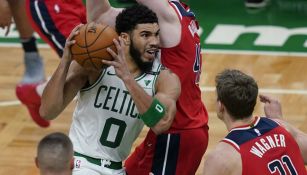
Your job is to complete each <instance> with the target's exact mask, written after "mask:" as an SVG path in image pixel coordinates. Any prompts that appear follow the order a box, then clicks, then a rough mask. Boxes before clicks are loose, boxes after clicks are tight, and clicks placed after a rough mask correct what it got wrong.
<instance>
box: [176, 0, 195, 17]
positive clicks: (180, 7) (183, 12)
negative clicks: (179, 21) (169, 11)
mask: <svg viewBox="0 0 307 175" xmlns="http://www.w3.org/2000/svg"><path fill="white" fill-rule="evenodd" d="M170 4H171V5H172V6H173V7H174V8H175V10H176V11H177V13H178V14H179V16H180V18H182V17H183V16H187V17H192V18H195V14H194V13H193V12H192V11H190V9H189V8H188V6H187V5H185V4H184V3H182V2H178V1H170Z"/></svg>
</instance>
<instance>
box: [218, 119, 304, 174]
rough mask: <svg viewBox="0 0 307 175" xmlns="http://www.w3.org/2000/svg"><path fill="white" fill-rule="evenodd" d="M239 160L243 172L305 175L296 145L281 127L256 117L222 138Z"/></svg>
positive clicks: (269, 120)
mask: <svg viewBox="0 0 307 175" xmlns="http://www.w3.org/2000/svg"><path fill="white" fill-rule="evenodd" d="M222 141H223V142H226V143H229V144H230V145H232V146H233V147H234V148H235V149H236V150H237V151H238V152H239V153H240V154H241V160H242V175H307V172H306V169H305V166H304V161H303V158H302V156H301V153H300V150H299V146H298V144H297V143H296V141H295V140H294V138H293V137H292V136H291V135H290V133H288V132H287V131H286V130H285V129H284V128H283V127H281V126H279V124H277V123H276V122H274V121H273V120H271V119H268V118H264V117H256V119H255V121H254V123H253V124H251V125H249V126H245V127H237V128H234V129H232V130H231V131H230V133H229V134H228V135H227V136H226V137H225V138H224V139H223V140H222Z"/></svg>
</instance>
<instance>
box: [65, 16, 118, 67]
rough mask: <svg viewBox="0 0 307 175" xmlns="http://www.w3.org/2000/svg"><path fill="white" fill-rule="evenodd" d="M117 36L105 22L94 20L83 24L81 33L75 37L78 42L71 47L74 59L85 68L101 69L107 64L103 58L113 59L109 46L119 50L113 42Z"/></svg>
mask: <svg viewBox="0 0 307 175" xmlns="http://www.w3.org/2000/svg"><path fill="white" fill-rule="evenodd" d="M117 37H118V35H117V33H116V32H115V30H114V29H113V28H111V27H109V26H107V25H105V24H97V23H93V22H92V23H88V24H86V25H83V26H81V27H80V28H79V34H78V35H76V36H75V37H74V38H73V39H74V40H75V41H76V43H75V44H74V45H72V46H71V47H70V51H71V55H72V59H74V60H75V61H76V62H78V63H79V64H80V65H81V66H83V67H85V68H95V69H97V70H100V69H102V68H103V67H105V66H107V65H105V64H103V63H102V60H113V57H112V55H111V54H110V53H109V52H108V51H107V48H111V49H112V50H113V51H114V52H115V53H116V52H117V50H116V47H115V45H114V43H113V39H114V38H117Z"/></svg>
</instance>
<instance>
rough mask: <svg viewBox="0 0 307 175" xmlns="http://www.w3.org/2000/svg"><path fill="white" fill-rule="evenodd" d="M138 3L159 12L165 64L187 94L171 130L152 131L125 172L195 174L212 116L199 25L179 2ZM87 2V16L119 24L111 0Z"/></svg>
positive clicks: (155, 0)
mask: <svg viewBox="0 0 307 175" xmlns="http://www.w3.org/2000/svg"><path fill="white" fill-rule="evenodd" d="M137 2H138V3H141V4H143V5H145V6H147V7H149V8H151V9H152V10H153V11H154V12H155V13H156V14H157V16H158V19H159V25H160V40H161V62H162V64H163V65H164V66H166V67H168V68H170V69H171V70H172V71H173V72H174V73H176V74H177V75H178V76H179V78H180V82H181V89H182V91H181V92H182V93H181V95H180V97H179V100H178V101H177V113H176V117H175V119H174V122H173V124H172V126H171V128H170V129H169V130H168V131H167V132H165V133H164V134H161V135H158V136H157V135H155V134H154V133H153V132H152V131H149V132H148V134H147V135H146V138H145V140H144V141H143V143H142V144H141V145H139V146H138V147H137V148H136V150H135V151H134V152H133V153H132V155H131V156H130V157H129V158H128V159H127V160H126V163H125V166H126V171H127V173H128V174H138V175H148V174H149V173H150V172H151V173H153V174H167V175H173V174H178V175H179V174H180V175H191V174H195V173H196V171H197V168H198V166H199V164H200V162H201V159H202V156H203V154H204V153H205V151H206V148H207V145H208V126H207V124H208V114H207V111H206V108H205V106H204V104H203V103H202V100H201V91H200V88H199V85H198V82H199V79H200V73H201V65H202V57H201V53H200V52H201V46H200V38H199V36H198V34H197V30H198V23H197V21H196V19H195V15H194V13H193V12H192V11H191V10H190V9H189V7H188V6H187V5H185V4H183V3H181V2H179V1H178V0H172V1H167V0H137ZM87 6H88V8H87V9H88V11H87V15H88V20H90V21H96V22H103V23H107V24H109V25H111V26H114V21H115V18H116V15H117V14H118V12H119V11H120V9H115V8H112V7H111V6H110V4H109V2H108V1H107V0H103V1H101V0H92V1H88V2H87ZM144 37H146V36H144ZM191 145H193V148H191Z"/></svg>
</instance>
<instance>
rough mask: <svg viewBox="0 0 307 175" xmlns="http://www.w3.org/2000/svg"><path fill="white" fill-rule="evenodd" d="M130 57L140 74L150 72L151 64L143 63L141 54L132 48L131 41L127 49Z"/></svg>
mask: <svg viewBox="0 0 307 175" xmlns="http://www.w3.org/2000/svg"><path fill="white" fill-rule="evenodd" d="M129 52H130V55H131V56H132V58H133V60H134V62H135V63H136V65H137V66H138V67H139V68H140V69H141V71H142V72H150V71H151V69H152V65H153V62H145V61H143V60H142V58H141V52H140V51H139V50H137V49H136V48H135V47H134V44H133V41H132V40H131V45H130V49H129Z"/></svg>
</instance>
